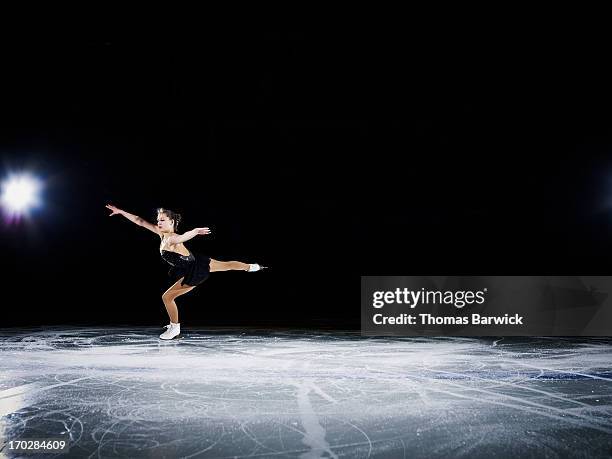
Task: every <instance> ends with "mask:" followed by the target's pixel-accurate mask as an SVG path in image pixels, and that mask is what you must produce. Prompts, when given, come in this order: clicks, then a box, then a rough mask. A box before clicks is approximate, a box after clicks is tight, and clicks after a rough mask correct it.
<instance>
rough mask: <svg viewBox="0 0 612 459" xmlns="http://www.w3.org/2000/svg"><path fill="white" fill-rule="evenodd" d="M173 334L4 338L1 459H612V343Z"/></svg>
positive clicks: (89, 331)
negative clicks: (31, 448)
mask: <svg viewBox="0 0 612 459" xmlns="http://www.w3.org/2000/svg"><path fill="white" fill-rule="evenodd" d="M162 331H163V330H162V329H152V328H140V329H135V328H131V329H127V328H108V329H102V328H59V327H53V328H47V329H44V330H43V329H0V368H1V369H2V370H1V372H0V448H2V450H1V451H0V457H32V455H29V454H28V455H23V456H21V455H19V454H15V453H13V452H11V451H10V450H9V446H8V445H9V443H8V442H9V441H10V440H18V439H25V438H42V437H63V438H66V439H68V441H69V443H70V451H69V453H68V454H65V455H62V457H92V458H97V457H130V458H137V457H168V458H175V457H201V458H206V457H240V458H244V457H256V458H261V457H270V458H285V457H299V458H318V457H328V458H329V457H334V458H335V457H351V458H353V457H355V458H367V457H375V458H402V457H410V458H444V457H466V458H467V457H469V458H490V457H513V458H517V457H521V458H524V457H538V458H540V457H551V458H552V457H583V458H594V457H610V456H612V406H611V400H612V398H611V396H612V339H611V338H560V337H542V338H517V337H513V338H450V337H448V338H442V337H440V338H413V337H410V338H408V337H407V338H368V337H362V336H361V335H360V333H359V332H318V331H317V332H313V331H300V330H293V331H292V330H283V331H278V330H263V329H257V330H253V329H250V330H236V329H185V330H184V331H183V336H184V337H183V338H182V339H180V340H174V341H169V342H164V341H161V340H159V339H158V335H159V334H160V333H161V332H162ZM41 457H52V456H50V455H45V456H41Z"/></svg>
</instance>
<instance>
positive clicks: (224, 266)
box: [209, 258, 249, 273]
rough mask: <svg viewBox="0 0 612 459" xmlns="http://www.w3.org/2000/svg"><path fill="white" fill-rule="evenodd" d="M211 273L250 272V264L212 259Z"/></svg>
mask: <svg viewBox="0 0 612 459" xmlns="http://www.w3.org/2000/svg"><path fill="white" fill-rule="evenodd" d="M209 266H210V272H211V273H212V272H215V271H248V270H249V264H248V263H242V262H241V261H219V260H213V259H212V258H211V259H210V265H209Z"/></svg>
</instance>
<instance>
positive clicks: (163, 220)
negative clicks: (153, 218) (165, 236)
mask: <svg viewBox="0 0 612 459" xmlns="http://www.w3.org/2000/svg"><path fill="white" fill-rule="evenodd" d="M157 227H158V228H159V230H160V231H161V232H162V233H170V232H172V231H174V220H170V219H169V218H168V216H167V215H166V214H164V213H161V212H160V213H159V214H157Z"/></svg>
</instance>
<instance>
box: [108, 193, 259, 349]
mask: <svg viewBox="0 0 612 459" xmlns="http://www.w3.org/2000/svg"><path fill="white" fill-rule="evenodd" d="M106 208H107V209H110V210H111V211H112V213H111V214H110V215H109V216H113V215H123V216H124V217H125V218H127V219H128V220H129V221H131V222H133V223H136V224H137V225H139V226H142V227H144V228H146V229H148V230H149V231H152V232H154V233H155V234H157V235H158V236H159V237H160V239H161V243H160V246H159V250H160V254H161V257H162V258H163V259H164V260H165V261H166V262H167V263H168V264H170V265H171V266H172V267H171V268H170V271H169V273H168V274H169V275H170V276H171V278H172V279H173V280H175V282H174V284H172V286H171V287H170V288H169V289H168V290H166V291H165V292H164V294H163V295H162V301H163V302H164V305H165V306H166V311H168V316H170V324H169V325H166V328H167V330H166V331H165V332H164V333H162V334H161V335H160V336H159V337H160V338H161V339H173V338H176V337H177V336H179V334H180V333H181V325H180V323H179V321H178V309H177V307H176V303H175V302H174V300H175V299H176V298H178V297H179V296H181V295H184V294H185V293H187V292H190V291H191V290H193V289H194V288H195V287H196V286H197V285H199V284H201V283H202V282H204V281H205V280H206V279H207V278H208V275H209V273H212V272H215V271H233V270H238V271H248V272H254V271H259V270H260V269H263V268H265V266H260V265H258V264H256V263H253V264H248V263H242V262H240V261H218V260H213V259H212V258H210V257H207V256H205V255H201V254H198V256H197V257H195V256H194V255H193V254H192V253H191V252H189V250H187V248H186V247H185V245H184V244H183V243H184V242H186V241H188V240H190V239H192V238H193V237H195V236H198V235H205V234H210V230H209V229H208V228H194V229H192V230H191V231H186V232H184V233H183V234H178V233H177V232H176V231H177V227H178V224H179V222H180V220H181V216H180V215H179V214H177V213H176V212H172V211H171V210H168V209H163V208H159V209H157V226H156V225H153V224H152V223H149V222H147V221H146V220H144V219H142V218H140V217H138V216H137V215H133V214H130V213H128V212H126V211H124V210H121V209H118V208H117V207H115V206H111V205H110V204H107V205H106Z"/></svg>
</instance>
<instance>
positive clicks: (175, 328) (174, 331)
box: [159, 322, 181, 339]
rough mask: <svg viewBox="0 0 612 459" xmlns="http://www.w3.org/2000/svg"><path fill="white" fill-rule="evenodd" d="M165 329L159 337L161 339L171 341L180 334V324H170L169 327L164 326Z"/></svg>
mask: <svg viewBox="0 0 612 459" xmlns="http://www.w3.org/2000/svg"><path fill="white" fill-rule="evenodd" d="M166 328H167V330H166V331H165V332H163V333H162V334H161V335H159V337H160V338H161V339H173V338H176V337H177V336H179V335H180V334H181V324H174V323H172V322H170V325H166Z"/></svg>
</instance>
